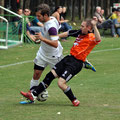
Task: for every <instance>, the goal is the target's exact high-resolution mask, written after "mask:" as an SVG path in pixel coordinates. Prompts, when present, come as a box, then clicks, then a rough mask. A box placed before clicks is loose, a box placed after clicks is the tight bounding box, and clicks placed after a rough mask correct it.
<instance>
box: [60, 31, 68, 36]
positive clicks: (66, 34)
mask: <svg viewBox="0 0 120 120" xmlns="http://www.w3.org/2000/svg"><path fill="white" fill-rule="evenodd" d="M58 36H59V37H60V38H62V37H68V31H67V32H63V33H61V34H59V35H58Z"/></svg>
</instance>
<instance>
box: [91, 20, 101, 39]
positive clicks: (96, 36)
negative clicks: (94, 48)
mask: <svg viewBox="0 0 120 120" xmlns="http://www.w3.org/2000/svg"><path fill="white" fill-rule="evenodd" d="M91 23H92V25H93V30H94V34H95V38H96V41H100V40H101V36H100V33H99V31H98V29H97V26H96V24H97V19H96V18H93V20H92V21H91Z"/></svg>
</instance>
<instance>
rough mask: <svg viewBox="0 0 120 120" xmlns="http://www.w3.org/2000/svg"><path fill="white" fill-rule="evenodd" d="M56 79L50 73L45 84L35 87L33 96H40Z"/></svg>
mask: <svg viewBox="0 0 120 120" xmlns="http://www.w3.org/2000/svg"><path fill="white" fill-rule="evenodd" d="M54 79H55V76H54V75H53V73H52V72H49V73H48V74H47V75H46V77H45V79H44V80H43V82H40V84H39V85H38V86H37V87H34V90H33V92H32V93H33V95H35V96H38V95H39V94H40V93H41V92H42V91H44V90H45V89H46V88H48V86H49V85H50V84H51V82H52V81H53V80H54Z"/></svg>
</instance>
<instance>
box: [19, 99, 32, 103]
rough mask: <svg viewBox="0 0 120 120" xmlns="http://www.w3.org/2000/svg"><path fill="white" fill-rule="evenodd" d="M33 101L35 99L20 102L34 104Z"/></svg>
mask: <svg viewBox="0 0 120 120" xmlns="http://www.w3.org/2000/svg"><path fill="white" fill-rule="evenodd" d="M32 103H34V101H31V100H25V101H21V102H20V104H32Z"/></svg>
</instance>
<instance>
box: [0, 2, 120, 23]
mask: <svg viewBox="0 0 120 120" xmlns="http://www.w3.org/2000/svg"><path fill="white" fill-rule="evenodd" d="M42 3H46V4H48V5H49V6H50V8H51V13H52V12H53V11H54V9H55V7H57V6H66V7H67V16H69V17H70V18H69V19H71V20H72V21H75V20H76V19H79V20H82V19H84V18H88V17H89V18H91V17H92V16H93V15H94V12H95V8H96V6H101V7H102V9H104V10H105V16H108V15H109V14H110V12H111V7H113V4H114V3H120V0H0V5H1V6H4V7H6V8H8V9H10V10H12V11H14V12H16V11H17V9H18V8H22V9H25V8H29V9H31V11H32V15H34V13H35V8H36V7H37V6H38V5H39V4H42ZM0 14H4V13H3V12H2V10H0Z"/></svg>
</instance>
